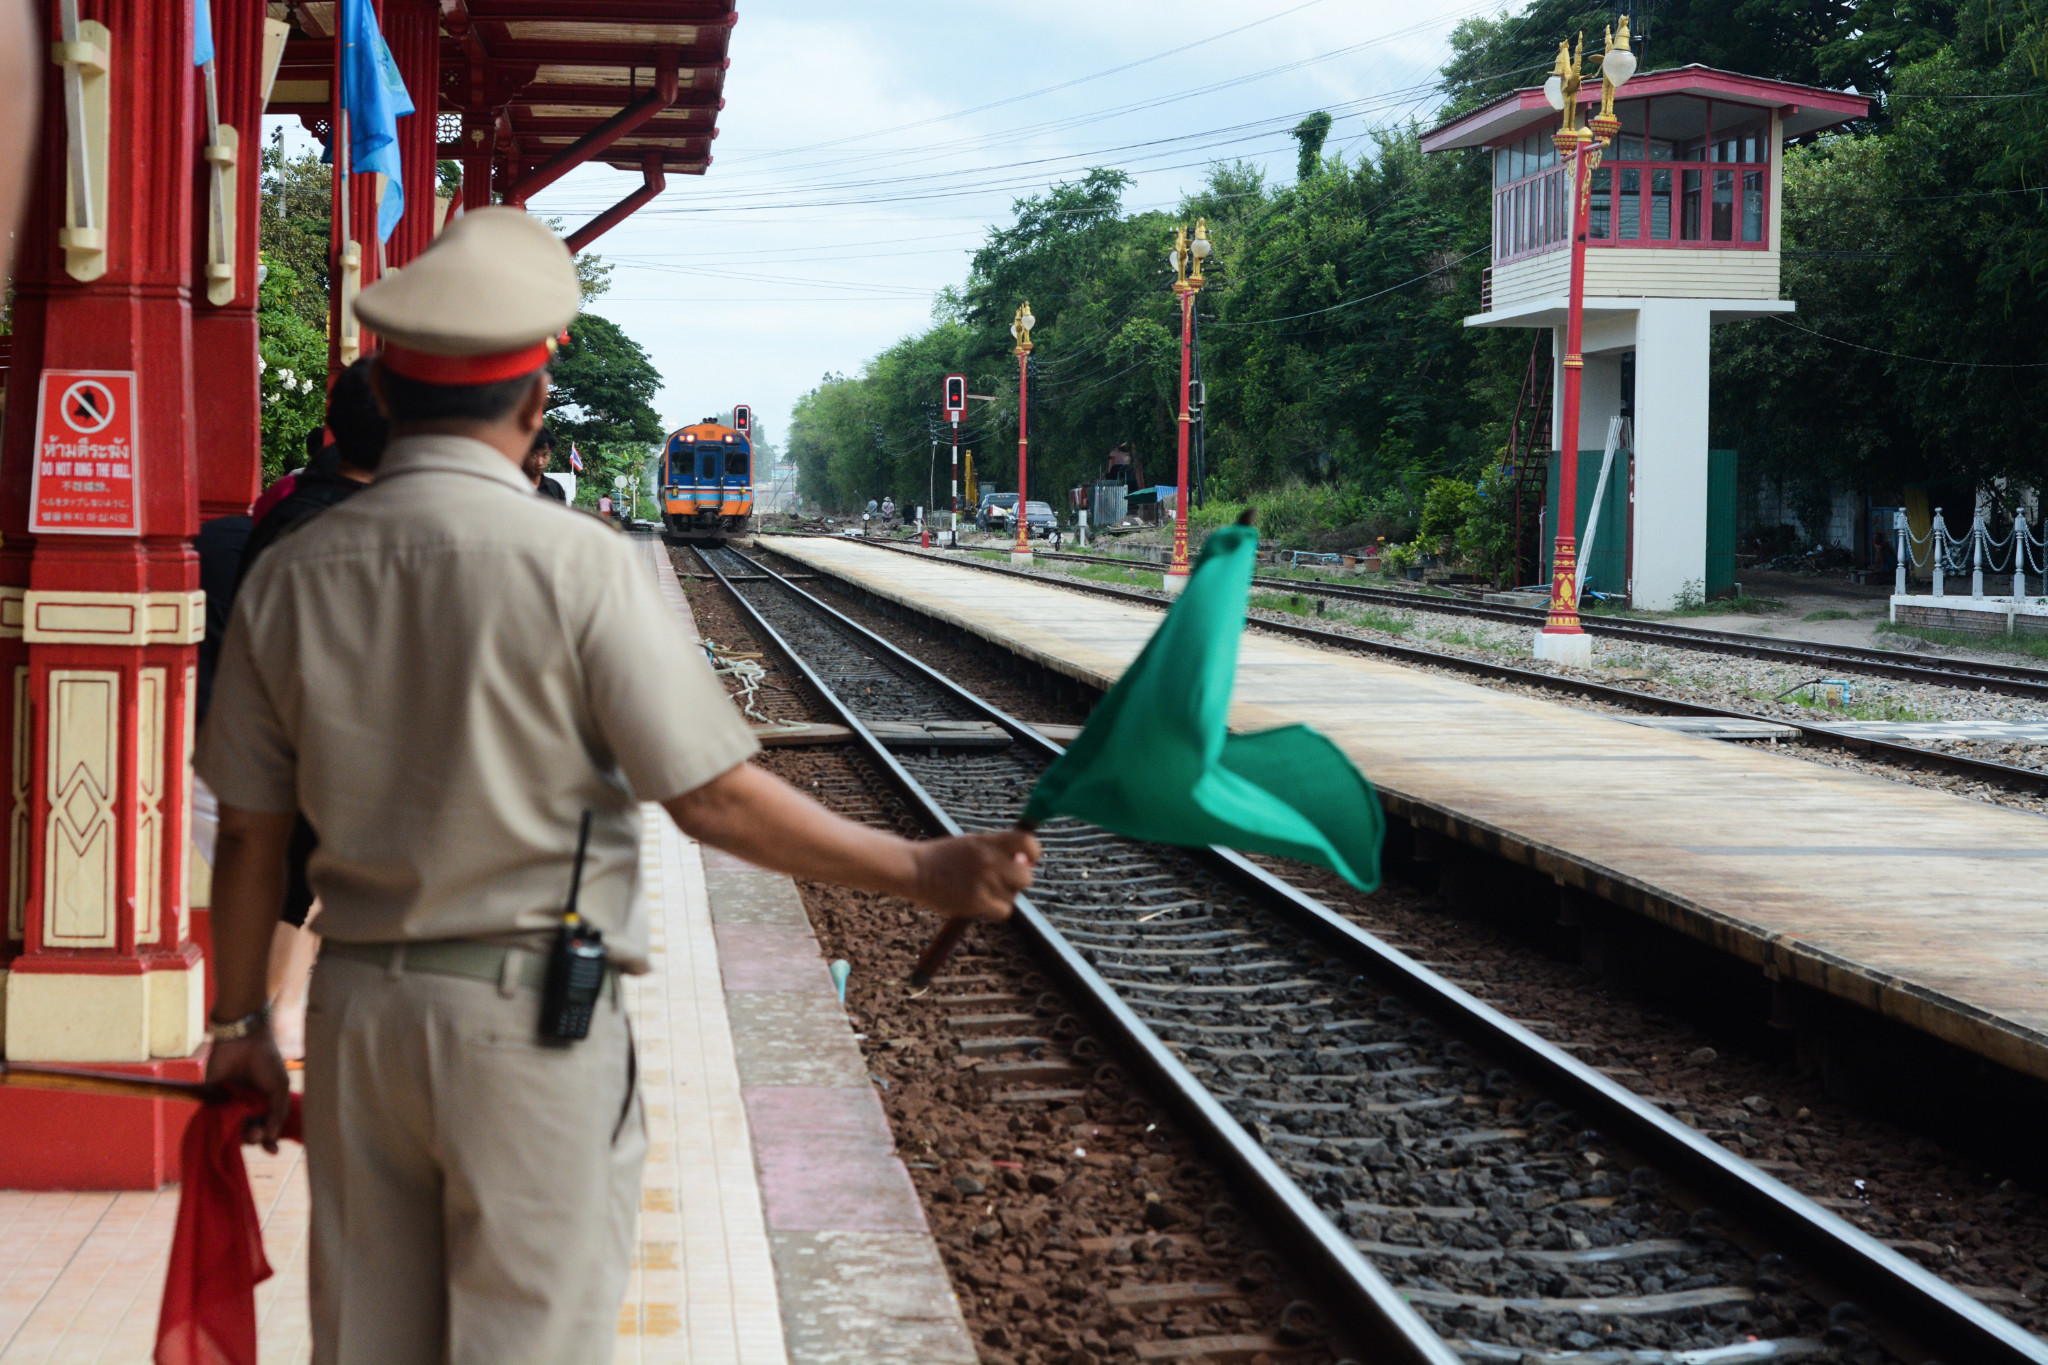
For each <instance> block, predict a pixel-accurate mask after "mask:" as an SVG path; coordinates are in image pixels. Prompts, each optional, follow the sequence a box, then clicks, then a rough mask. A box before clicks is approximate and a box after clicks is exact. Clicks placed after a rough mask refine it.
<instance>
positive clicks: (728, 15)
mask: <svg viewBox="0 0 2048 1365" xmlns="http://www.w3.org/2000/svg"><path fill="white" fill-rule="evenodd" d="M450 3H457V4H463V5H465V7H466V8H467V10H468V12H469V15H470V17H471V18H474V19H515V20H517V19H528V20H535V19H537V20H556V21H560V22H564V23H579V24H588V23H608V24H631V23H645V24H697V25H702V26H712V25H718V26H722V27H727V28H730V27H731V26H732V25H733V23H734V22H736V21H737V20H738V18H739V15H738V14H737V13H735V12H734V9H733V0H604V2H603V4H601V5H591V4H588V3H584V4H576V3H573V0H442V6H443V9H444V11H445V9H446V8H447V6H448V5H449V4H450ZM593 10H597V11H601V12H598V13H593V12H592V11H593Z"/></svg>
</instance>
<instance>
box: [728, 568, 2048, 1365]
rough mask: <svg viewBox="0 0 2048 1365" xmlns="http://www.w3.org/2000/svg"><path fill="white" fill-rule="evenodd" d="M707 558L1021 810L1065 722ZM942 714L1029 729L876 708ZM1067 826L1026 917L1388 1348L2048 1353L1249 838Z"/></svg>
mask: <svg viewBox="0 0 2048 1365" xmlns="http://www.w3.org/2000/svg"><path fill="white" fill-rule="evenodd" d="M699 553H700V557H701V558H702V559H703V560H704V562H705V563H706V565H707V566H708V567H709V568H711V570H712V572H713V573H715V574H717V575H719V577H720V578H721V579H722V580H723V581H724V583H725V586H726V589H727V591H728V592H730V593H731V594H732V595H733V597H734V600H735V601H736V602H737V603H738V604H739V605H740V608H741V610H742V611H743V612H744V613H745V614H746V615H747V616H748V617H749V619H750V621H751V622H752V624H753V626H754V628H755V630H756V633H757V634H758V636H759V638H761V639H762V640H764V641H766V642H768V643H769V645H770V647H771V648H772V649H775V650H777V651H779V652H781V653H782V654H784V655H785V657H786V659H787V660H788V662H789V664H790V666H791V667H792V669H794V670H795V671H796V672H797V673H798V674H799V675H800V676H802V677H803V678H804V679H805V680H806V682H807V683H808V684H809V686H810V687H811V688H812V689H813V690H815V691H816V692H817V694H818V696H819V697H820V699H821V700H822V701H823V702H824V703H825V704H826V706H827V707H828V708H829V709H831V710H833V711H834V712H836V713H837V718H838V720H839V721H840V723H842V724H844V725H845V726H847V727H848V728H849V729H850V730H852V731H853V732H854V733H855V735H856V736H857V737H858V739H859V741H860V742H861V745H862V747H863V748H864V749H865V750H866V751H867V753H868V756H869V758H870V759H871V760H872V761H873V762H874V763H875V764H876V765H877V766H878V767H879V768H880V769H881V770H882V771H883V772H884V773H885V774H886V775H887V776H888V778H889V780H890V782H891V783H892V784H893V785H894V786H895V787H896V789H897V791H898V793H899V794H900V795H901V796H902V797H903V799H904V800H905V801H906V803H907V804H908V805H909V807H910V808H911V809H912V810H913V811H914V812H915V813H916V814H917V815H918V817H919V818H920V819H921V820H922V821H923V822H924V823H925V824H926V825H927V827H928V828H931V829H932V830H933V831H934V832H939V831H947V832H953V831H959V830H977V829H998V828H1004V827H1007V826H1008V825H1010V824H1011V823H1012V822H1013V821H1014V820H1015V818H1016V814H1017V812H1018V811H1019V810H1020V809H1021V807H1022V803H1023V801H1024V798H1025V796H1026V794H1027V793H1028V791H1029V789H1030V786H1031V784H1032V782H1033V781H1034V780H1035V779H1036V777H1037V775H1038V773H1040V772H1041V771H1042V770H1043V769H1044V767H1045V766H1046V765H1047V764H1048V763H1050V762H1051V761H1052V759H1053V758H1054V757H1055V756H1056V755H1057V753H1058V750H1057V748H1056V747H1055V746H1053V745H1052V744H1050V743H1048V742H1047V741H1045V740H1044V739H1042V738H1041V737H1040V736H1038V735H1037V733H1036V732H1035V731H1033V730H1031V729H1030V728H1029V727H1027V726H1025V725H1023V724H1021V723H1019V722H1017V721H1015V720H1013V719H1012V718H1010V717H1009V716H1007V715H1005V714H1004V713H1002V712H1000V711H998V710H996V709H995V708H993V707H990V706H988V705H986V704H985V703H983V702H981V701H980V700H979V699H978V698H976V697H974V696H973V695H972V694H970V693H968V692H967V691H965V690H964V689H962V688H960V687H958V686H956V685H955V684H953V683H952V682H950V681H949V680H948V679H946V678H944V677H943V676H941V675H939V674H937V673H935V672H933V671H932V670H931V669H929V668H927V667H925V666H924V665H923V664H921V663H919V662H918V661H917V660H916V659H914V658H912V657H910V656H909V655H907V654H905V653H903V652H902V651H901V650H898V649H897V648H895V647H894V646H893V645H890V644H889V643H888V642H886V641H885V640H883V639H881V638H880V637H879V636H876V635H874V634H872V633H871V632H869V631H867V630H865V629H864V628H862V627H861V626H859V625H857V624H856V623H854V622H852V621H850V620H848V619H847V618H845V617H844V616H842V615H841V614H839V613H837V612H836V611H834V610H832V608H830V607H829V606H827V605H826V604H825V603H823V602H821V601H819V600H817V599H816V598H814V597H812V596H810V595H809V594H808V593H805V592H804V591H803V590H802V589H800V588H798V587H797V586H796V585H795V584H792V583H789V582H787V581H786V580H784V579H781V578H779V577H778V576H776V575H775V574H773V573H772V572H771V571H769V570H767V569H765V568H763V567H762V566H761V565H759V564H757V563H756V562H754V561H752V560H750V559H748V558H747V557H745V556H743V555H740V554H739V553H737V552H736V551H733V550H730V549H724V550H712V551H709V552H704V551H700V552H699ZM740 575H744V576H743V577H742V576H740ZM923 720H949V721H955V722H962V721H979V722H983V723H984V724H992V725H995V726H998V727H1000V728H1001V729H1002V730H1003V731H1005V732H1006V733H1008V734H1009V735H1010V736H1011V743H1010V744H1009V745H1008V746H1007V747H1004V748H1000V749H993V750H989V749H983V750H972V751H952V752H948V753H946V754H944V755H941V754H940V753H939V752H938V751H936V750H929V749H925V748H923V747H922V746H919V747H913V748H907V749H903V750H901V751H891V750H890V749H889V748H886V747H885V746H884V745H882V744H881V743H879V742H877V741H876V740H875V739H874V737H873V734H872V733H871V732H870V731H869V729H868V728H867V727H868V724H869V723H870V722H874V723H880V722H885V721H887V722H898V723H900V722H904V721H923ZM1040 838H1041V840H1042V842H1043V843H1044V845H1045V849H1046V859H1045V862H1044V864H1043V866H1042V867H1041V869H1040V873H1039V878H1038V881H1037V883H1036V885H1035V886H1034V888H1033V894H1032V895H1031V897H1030V898H1029V899H1028V900H1022V899H1020V903H1019V908H1018V914H1017V916H1016V919H1015V923H1016V925H1017V927H1018V929H1019V931H1020V932H1021V934H1022V935H1023V936H1024V938H1025V939H1026V941H1027V942H1028V943H1029V944H1030V945H1031V947H1032V948H1033V949H1034V951H1035V952H1036V953H1037V955H1038V956H1039V958H1040V959H1041V960H1042V961H1043V962H1044V963H1045V964H1046V967H1047V969H1048V971H1049V973H1050V974H1052V975H1053V976H1055V977H1057V978H1058V979H1059V981H1060V983H1061V985H1062V986H1063V988H1065V989H1066V990H1067V991H1068V992H1069V993H1070V994H1071V996H1072V997H1073V998H1075V999H1077V1000H1081V1001H1084V1002H1086V1006H1087V1008H1088V1009H1089V1011H1090V1013H1091V1014H1092V1016H1093V1018H1094V1024H1095V1027H1096V1028H1097V1029H1098V1030H1099V1032H1100V1036H1101V1037H1102V1038H1103V1039H1104V1040H1105V1041H1106V1042H1107V1043H1109V1045H1110V1047H1111V1050H1113V1051H1114V1052H1115V1053H1116V1054H1117V1055H1118V1056H1119V1057H1120V1058H1121V1059H1122V1060H1123V1062H1124V1064H1125V1065H1126V1066H1127V1067H1128V1068H1130V1069H1131V1070H1132V1071H1135V1072H1136V1073H1138V1074H1139V1076H1140V1077H1141V1079H1142V1080H1143V1081H1144V1082H1146V1083H1147V1084H1148V1085H1149V1086H1150V1087H1151V1088H1152V1089H1153V1090H1154V1091H1155V1093H1157V1094H1158V1095H1160V1096H1161V1097H1162V1098H1163V1100H1164V1101H1165V1102H1166V1103H1167V1104H1168V1105H1169V1106H1170V1107H1171V1108H1172V1109H1173V1110H1174V1111H1175V1112H1176V1115H1177V1117H1179V1118H1180V1120H1181V1121H1182V1122H1183V1123H1185V1124H1187V1125H1188V1126H1189V1128H1190V1129H1191V1130H1192V1131H1194V1132H1195V1133H1197V1134H1198V1135H1199V1136H1200V1137H1201V1139H1202V1140H1203V1141H1204V1143H1205V1145H1206V1146H1207V1147H1208V1149H1209V1150H1210V1151H1211V1153H1212V1154H1213V1155H1214V1156H1215V1158H1216V1159H1217V1161H1218V1162H1219V1164H1220V1165H1221V1166H1222V1167H1223V1168H1224V1169H1225V1170H1226V1172H1227V1173H1228V1174H1229V1175H1230V1176H1231V1177H1232V1178H1233V1179H1234V1181H1235V1182H1236V1184H1237V1186H1238V1188H1239V1189H1240V1190H1241V1191H1242V1192H1243V1195H1244V1197H1245V1198H1246V1199H1247V1200H1249V1201H1250V1202H1251V1203H1252V1204H1253V1205H1254V1206H1255V1207H1256V1208H1257V1210H1258V1212H1259V1214H1260V1216H1261V1217H1263V1218H1264V1219H1265V1220H1266V1223H1267V1225H1268V1227H1269V1228H1270V1229H1272V1231H1273V1235H1274V1237H1275V1239H1276V1240H1278V1241H1281V1242H1284V1243H1285V1244H1286V1245H1288V1246H1289V1247H1290V1249H1291V1250H1293V1251H1294V1253H1295V1254H1296V1256H1297V1257H1298V1258H1299V1259H1300V1261H1301V1262H1302V1264H1303V1265H1304V1268H1305V1269H1307V1270H1308V1271H1309V1272H1310V1273H1311V1274H1312V1275H1314V1276H1315V1277H1316V1279H1317V1280H1318V1281H1319V1285H1320V1287H1321V1288H1322V1289H1323V1291H1324V1292H1325V1293H1326V1294H1328V1295H1329V1296H1330V1299H1331V1301H1332V1302H1333V1303H1334V1304H1336V1305H1338V1306H1340V1307H1341V1308H1342V1309H1343V1310H1344V1317H1345V1326H1346V1329H1347V1330H1348V1331H1349V1333H1350V1334H1351V1335H1352V1336H1354V1337H1356V1338H1358V1339H1359V1340H1360V1343H1361V1344H1362V1345H1364V1346H1366V1347H1367V1349H1369V1350H1370V1351H1371V1352H1372V1353H1373V1355H1374V1358H1375V1359H1386V1360H1398V1361H1412V1362H1423V1361H1427V1362H1433V1363H1434V1365H1447V1363H1448V1362H1451V1361H1455V1360H1460V1359H1462V1360H1466V1361H1479V1362H1503V1363H1505V1362H1531V1363H1532V1365H1533V1363H1534V1362H1550V1361H1557V1362H1560V1365H1561V1363H1562V1362H1565V1361H1572V1360H1579V1361H1587V1362H1590V1361H1600V1362H1615V1363H1616V1365H1620V1362H1640V1363H1641V1365H1653V1363H1655V1362H1668V1363H1669V1365H1681V1363H1683V1365H1709V1363H1711V1362H1721V1361H1735V1360H1744V1361H1748V1360H1798V1359H1826V1360H1841V1361H1852V1362H1859V1365H1860V1362H1865V1361H1875V1360H1884V1359H1895V1360H1900V1361H1906V1362H1913V1363H1914V1365H1920V1363H1921V1362H1926V1361H1929V1360H1932V1359H1935V1358H1936V1357H1937V1356H1939V1357H1940V1358H1941V1359H1945V1360H1948V1361H1951V1362H1955V1361H1964V1360H1967V1361H1972V1362H1978V1361H1981V1362H2017V1361H2032V1362H2048V1343H2044V1342H2042V1341H2040V1340H2039V1339H2037V1338H2034V1337H2032V1336H2030V1335H2028V1334H2027V1333H2025V1332H2024V1331H2022V1330H2021V1329H2020V1328H2018V1327H2017V1326H2015V1325H2014V1324H2012V1323H2011V1322H2009V1321H2007V1320H2006V1319H2004V1318H2002V1317H2000V1316H1998V1315H1997V1314H1995V1313H1993V1312H1991V1311H1989V1310H1987V1309H1985V1308H1984V1307H1982V1306H1981V1305H1979V1304H1978V1303H1976V1302H1975V1301H1974V1300H1972V1299H1970V1298H1969V1297H1967V1296H1966V1295H1964V1294H1962V1293H1961V1292H1959V1291H1958V1290H1956V1289H1955V1288H1953V1287H1952V1286H1950V1285H1948V1284H1946V1283H1945V1282H1943V1281H1941V1280H1940V1279H1938V1278H1936V1277H1935V1276H1933V1275H1930V1274H1929V1273H1928V1272H1926V1271H1924V1270H1922V1269H1920V1268H1919V1267H1918V1266H1916V1265H1914V1264H1913V1263H1912V1262H1910V1261H1908V1260H1906V1259H1905V1258H1903V1257H1902V1256H1900V1255H1899V1254H1898V1253H1896V1252H1893V1251H1891V1250H1889V1249H1887V1248H1885V1247H1884V1246H1883V1245H1882V1244H1880V1243H1878V1242H1876V1241H1875V1240H1873V1239H1871V1238H1869V1237H1868V1236H1866V1235H1864V1234H1863V1233H1861V1232H1859V1231H1857V1230H1856V1229H1854V1228H1853V1227H1851V1226H1850V1225H1848V1224H1847V1223H1845V1222H1843V1221H1842V1220H1841V1219H1839V1218H1837V1217H1835V1216H1834V1215H1832V1214H1830V1213H1828V1212H1826V1211H1825V1210H1824V1209H1822V1208H1820V1207H1819V1206H1818V1205H1815V1204H1813V1203H1811V1202H1810V1201H1808V1200H1806V1199H1805V1198H1804V1197H1803V1196H1800V1195H1799V1194H1797V1193H1795V1192H1794V1191H1792V1190H1790V1189H1789V1188H1787V1187H1785V1186H1784V1185H1782V1184H1780V1183H1779V1182H1777V1181H1775V1180H1773V1179H1771V1178H1770V1177H1769V1176H1767V1175H1765V1174H1763V1173H1762V1172H1760V1171H1759V1170H1757V1169H1756V1168H1755V1167H1753V1166H1750V1165H1749V1164H1747V1163H1746V1162H1744V1161H1742V1160H1740V1159H1738V1158H1736V1157H1734V1156H1733V1155H1731V1154H1730V1153H1729V1152H1727V1151H1726V1150H1724V1149H1723V1148H1722V1147H1720V1146H1719V1145H1718V1144H1716V1143H1714V1142H1712V1141H1709V1140H1708V1139H1706V1138H1705V1137H1703V1136H1702V1135H1700V1134H1699V1133H1697V1132H1695V1131H1693V1130H1692V1129H1690V1128H1688V1127H1686V1126H1684V1125H1683V1124H1680V1123H1678V1122H1677V1121H1676V1120H1674V1119H1672V1118H1670V1117H1668V1116H1667V1115H1665V1114H1664V1113H1663V1112H1662V1111H1661V1110H1659V1109H1658V1108H1656V1107H1655V1106H1653V1105H1651V1104H1649V1103H1648V1102H1646V1101H1644V1100H1643V1099H1642V1098H1641V1097H1639V1096H1637V1095H1635V1094H1633V1093H1632V1092H1630V1091H1628V1090H1626V1089H1625V1088H1623V1087H1621V1086H1619V1085H1618V1084H1616V1083H1615V1082H1613V1081H1612V1080H1610V1079H1609V1078H1607V1077H1605V1076H1603V1075H1601V1074H1600V1073H1599V1072H1597V1071H1595V1070H1593V1069H1591V1068H1589V1067H1586V1066H1584V1065H1583V1064H1581V1063H1579V1062H1577V1061H1576V1060H1574V1059H1573V1058H1571V1057H1570V1056H1568V1055H1566V1054H1565V1053H1564V1052H1563V1051H1561V1050H1559V1049H1557V1048H1555V1047H1553V1046H1551V1045H1550V1044H1549V1043H1547V1042H1545V1041H1544V1040H1543V1039H1541V1038H1539V1037H1537V1036H1536V1035H1534V1034H1533V1033H1531V1032H1529V1031H1528V1030H1526V1029H1523V1028H1521V1027H1520V1026H1518V1025H1517V1024H1515V1023H1514V1022H1513V1021H1511V1020H1509V1019H1507V1018H1505V1017H1504V1016H1502V1015H1501V1014H1499V1013H1498V1012H1497V1011H1495V1010H1493V1009H1491V1008H1490V1007H1488V1006H1487V1005H1485V1004H1484V1003H1482V1002H1480V1001H1479V1000H1477V999H1475V998H1473V997H1472V996H1470V995H1469V994H1467V993H1465V992H1463V991H1461V990H1459V989H1458V988H1457V987H1455V986H1453V985H1451V984H1450V983H1448V982H1447V981H1445V980H1443V979H1442V978H1441V977H1438V976H1436V975H1435V974H1433V973H1432V972H1430V971H1429V970H1427V969H1426V968H1424V967H1422V966H1421V965H1419V964H1418V963H1416V962H1414V961H1413V960H1412V959H1409V958H1407V957H1405V956H1404V955H1402V954H1400V953H1398V952H1396V951H1394V950H1393V949H1391V948H1389V947H1387V946H1386V945H1385V944H1383V943H1381V942H1380V941H1379V940H1377V939H1375V938H1373V937H1372V936H1370V935H1368V934H1366V933H1364V932H1362V931H1361V930H1359V929H1358V928H1357V927H1356V926H1354V925H1353V924H1351V923H1350V922H1349V921H1347V920H1345V919H1343V918H1342V917H1341V916H1338V915H1336V914H1335V913H1333V912H1332V911H1330V910H1329V909H1328V908H1326V907H1325V906H1323V905H1322V904H1320V903H1319V902H1317V901H1315V900H1314V899H1312V898H1311V897H1309V896H1308V895H1306V894H1304V893H1303V892H1302V891H1301V890H1300V889H1299V888H1297V887H1295V886H1293V885H1291V884H1289V883H1288V882H1286V881H1284V880H1281V879H1279V878H1277V877H1275V876H1273V875H1271V874H1270V873H1267V872H1265V871H1263V870H1261V869H1260V868H1258V867H1256V866H1254V865H1253V864H1251V863H1249V862H1248V861H1246V860H1244V859H1242V858H1240V857H1238V856H1236V855H1234V854H1231V853H1228V852H1226V851H1222V850H1209V851H1206V852H1192V851H1185V850H1175V849H1164V848H1159V847H1156V846H1150V845H1141V844H1137V843H1133V842H1131V841H1128V840H1124V839H1120V838H1117V837H1115V836H1112V835H1109V834H1106V833H1104V832H1103V831H1101V830H1099V829H1095V828H1093V827H1091V826H1087V825H1083V824H1080V823H1078V822H1074V821H1070V820H1059V821H1055V822H1052V823H1050V824H1048V825H1047V826H1045V827H1044V828H1042V829H1041V831H1040ZM1858 1304H1861V1305H1864V1307H1858V1306H1857V1305H1858ZM1866 1310H1867V1311H1866Z"/></svg>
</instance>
